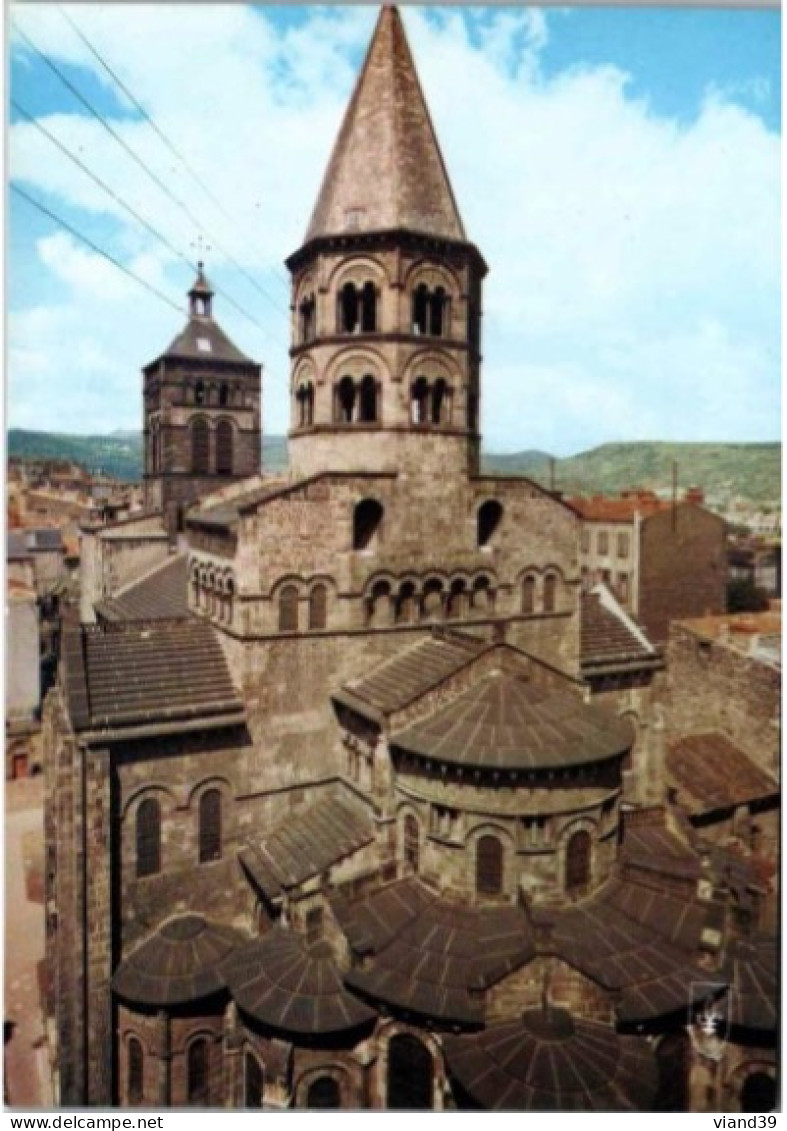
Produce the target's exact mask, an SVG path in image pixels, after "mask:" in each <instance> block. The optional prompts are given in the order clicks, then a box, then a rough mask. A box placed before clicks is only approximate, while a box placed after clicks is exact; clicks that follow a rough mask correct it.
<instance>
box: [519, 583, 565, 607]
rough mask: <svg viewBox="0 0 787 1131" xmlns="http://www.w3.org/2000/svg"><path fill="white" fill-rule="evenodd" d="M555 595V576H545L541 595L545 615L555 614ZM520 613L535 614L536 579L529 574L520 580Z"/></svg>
mask: <svg viewBox="0 0 787 1131" xmlns="http://www.w3.org/2000/svg"><path fill="white" fill-rule="evenodd" d="M557 593H558V579H557V574H554V573H548V574H546V576H545V577H544V589H543V594H542V608H543V611H544V612H545V613H554V612H557ZM522 612H523V613H534V612H536V579H535V577H533V575H532V574H530V573H529V574H527V576H526V577H525V578H523V580H522Z"/></svg>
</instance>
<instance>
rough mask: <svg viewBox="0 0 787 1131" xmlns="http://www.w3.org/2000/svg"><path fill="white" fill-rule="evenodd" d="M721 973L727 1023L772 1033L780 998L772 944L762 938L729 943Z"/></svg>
mask: <svg viewBox="0 0 787 1131" xmlns="http://www.w3.org/2000/svg"><path fill="white" fill-rule="evenodd" d="M725 969H726V976H727V978H728V979H729V982H730V990H729V1000H730V1009H729V1020H730V1022H731V1023H732V1024H733V1025H741V1026H743V1027H744V1028H746V1029H759V1030H765V1031H770V1030H774V1029H775V1028H776V1023H777V1019H778V1017H777V1008H778V1002H779V994H780V986H779V953H778V947H777V944H776V940H775V939H772V938H766V937H764V936H757V937H755V938H752V939H735V940H733V941H732V942H730V944H729V946H728V948H727V961H726V965H725Z"/></svg>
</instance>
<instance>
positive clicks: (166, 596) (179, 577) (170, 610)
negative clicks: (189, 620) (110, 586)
mask: <svg viewBox="0 0 787 1131" xmlns="http://www.w3.org/2000/svg"><path fill="white" fill-rule="evenodd" d="M188 611H189V605H188V558H187V555H186V554H176V555H175V556H174V557H171V558H167V559H166V560H165V561H164V562H161V563H159V564H158V565H156V566H155V567H154V568H153V569H152V570H150V571H149V572H148V573H147V574H146V575H145V576H144V577H142V578H140V579H139V580H138V581H134V582H132V583H131V584H130V585H127V586H126V587H125V588H124V589H121V590H119V591H118V592H117V593H116V594H115V595H114V597H107V598H105V600H103V601H98V602H97V603H96V613H97V614H98V616H99V617H101V618H102V619H103V620H105V621H111V622H118V621H139V620H167V619H176V618H179V617H186V616H188Z"/></svg>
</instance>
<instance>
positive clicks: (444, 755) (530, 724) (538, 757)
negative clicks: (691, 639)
mask: <svg viewBox="0 0 787 1131" xmlns="http://www.w3.org/2000/svg"><path fill="white" fill-rule="evenodd" d="M391 744H392V746H395V747H397V748H399V749H401V750H405V751H408V752H409V753H412V754H417V755H419V756H421V757H424V758H429V759H432V760H434V761H437V762H444V763H449V764H453V765H457V766H464V767H471V768H479V769H484V770H505V771H509V770H559V769H564V768H568V767H573V766H581V765H585V764H587V763H591V762H600V761H603V760H606V759H608V758H614V757H615V756H617V755H620V754H623V753H624V752H625V751H626V750H628V749H629V747H630V746H631V744H632V734H631V729H630V727H629V726H628V724H627V723H626V722H625V721H622V720H620V719H619V718H617V717H616V716H614V715H612V714H611V713H610V712H608V711H606V710H605V709H604V708H601V707H598V706H595V705H593V704H587V703H584V702H583V700H582V699H581V698H580V697H579V696H578V695H575V694H573V693H571V692H569V691H562V690H554V689H549V688H545V687H539V686H537V685H536V684H534V683H532V682H530V681H529V680H527V679H523V678H518V677H515V676H512V675H507V674H505V673H503V672H492V673H490V674H488V675H485V676H483V677H481V678H479V679H478V680H477V681H476V682H475V683H474V684H473V685H472V686H471V687H470V688H469V689H468V690H467V691H466V692H464V693H463V694H461V695H459V696H458V697H457V698H455V699H453V700H452V701H451V702H450V703H448V704H447V705H446V706H444V707H441V708H438V710H437V711H435V712H434V713H433V714H432V715H430V716H429V717H428V718H426V719H422V720H419V721H418V722H415V723H413V724H412V725H411V726H408V727H406V728H405V729H404V730H402V731H399V732H398V733H396V734H394V735H393V736H392V737H391Z"/></svg>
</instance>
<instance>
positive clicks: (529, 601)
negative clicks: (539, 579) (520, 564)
mask: <svg viewBox="0 0 787 1131" xmlns="http://www.w3.org/2000/svg"><path fill="white" fill-rule="evenodd" d="M535 611H536V579H535V577H533V576H531V575H530V574H528V576H527V577H526V578H525V579H524V580H523V582H522V612H523V613H534V612H535Z"/></svg>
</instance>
